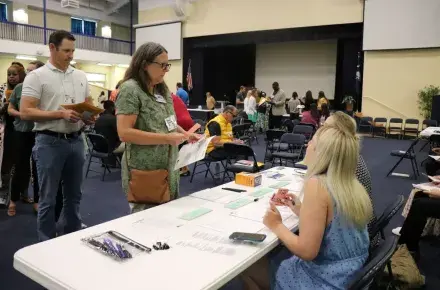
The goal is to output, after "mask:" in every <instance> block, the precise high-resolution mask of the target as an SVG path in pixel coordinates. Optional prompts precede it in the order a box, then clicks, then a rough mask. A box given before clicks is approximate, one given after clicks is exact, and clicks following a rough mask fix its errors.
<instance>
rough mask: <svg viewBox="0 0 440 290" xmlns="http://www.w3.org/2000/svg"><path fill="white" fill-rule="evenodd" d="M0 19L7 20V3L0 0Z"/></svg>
mask: <svg viewBox="0 0 440 290" xmlns="http://www.w3.org/2000/svg"><path fill="white" fill-rule="evenodd" d="M0 21H1V22H6V21H8V5H6V3H2V2H0Z"/></svg>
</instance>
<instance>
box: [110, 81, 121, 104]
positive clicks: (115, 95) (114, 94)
mask: <svg viewBox="0 0 440 290" xmlns="http://www.w3.org/2000/svg"><path fill="white" fill-rule="evenodd" d="M120 85H121V81H119V82H118V84H117V85H116V88H115V89H114V90H113V91H112V92H111V93H110V98H109V100H110V101H112V102H113V103H116V99H117V98H118V93H119V86H120Z"/></svg>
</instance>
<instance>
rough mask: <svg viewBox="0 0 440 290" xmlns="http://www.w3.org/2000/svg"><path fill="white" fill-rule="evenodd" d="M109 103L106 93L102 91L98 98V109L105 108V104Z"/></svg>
mask: <svg viewBox="0 0 440 290" xmlns="http://www.w3.org/2000/svg"><path fill="white" fill-rule="evenodd" d="M105 101H107V96H106V95H105V92H104V91H102V92H101V94H100V95H99V97H98V107H100V108H101V109H103V108H104V102H105Z"/></svg>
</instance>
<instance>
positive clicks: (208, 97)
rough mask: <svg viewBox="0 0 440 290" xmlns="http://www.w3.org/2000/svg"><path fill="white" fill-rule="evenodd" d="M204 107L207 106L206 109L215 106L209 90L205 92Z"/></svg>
mask: <svg viewBox="0 0 440 290" xmlns="http://www.w3.org/2000/svg"><path fill="white" fill-rule="evenodd" d="M206 107H207V108H208V110H214V108H215V99H214V97H213V96H212V95H211V92H207V93H206Z"/></svg>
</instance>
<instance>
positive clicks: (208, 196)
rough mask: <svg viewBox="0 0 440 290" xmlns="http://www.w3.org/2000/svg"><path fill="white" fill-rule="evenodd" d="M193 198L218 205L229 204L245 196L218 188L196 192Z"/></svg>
mask: <svg viewBox="0 0 440 290" xmlns="http://www.w3.org/2000/svg"><path fill="white" fill-rule="evenodd" d="M191 196H192V197H196V198H200V199H204V200H209V201H214V202H218V203H229V202H231V201H234V200H237V199H238V198H240V197H242V196H243V194H241V193H239V192H233V191H227V190H221V189H218V188H217V189H216V188H208V189H205V190H201V191H198V192H194V193H193V194H191Z"/></svg>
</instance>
